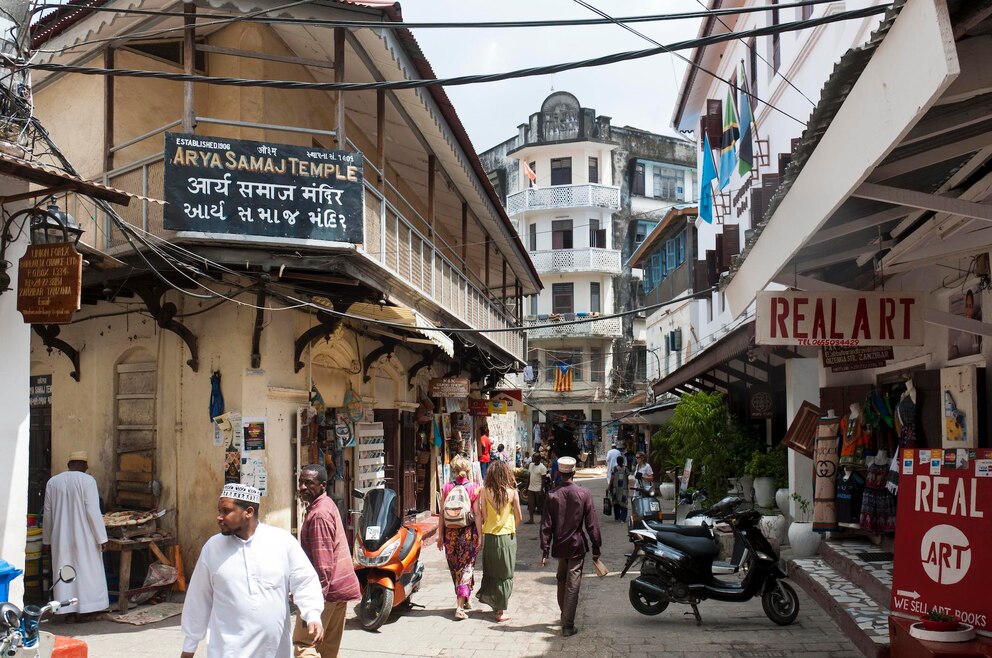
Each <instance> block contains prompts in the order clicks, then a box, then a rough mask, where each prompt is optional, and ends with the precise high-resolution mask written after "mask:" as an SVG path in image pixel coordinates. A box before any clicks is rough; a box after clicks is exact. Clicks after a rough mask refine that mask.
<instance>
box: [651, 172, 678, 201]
mask: <svg viewBox="0 0 992 658" xmlns="http://www.w3.org/2000/svg"><path fill="white" fill-rule="evenodd" d="M654 196H655V198H656V199H674V200H676V201H684V200H685V186H684V184H683V181H682V172H681V171H679V170H678V169H670V168H669V167H655V168H654Z"/></svg>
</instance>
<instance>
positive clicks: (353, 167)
mask: <svg viewBox="0 0 992 658" xmlns="http://www.w3.org/2000/svg"><path fill="white" fill-rule="evenodd" d="M362 165H363V158H362V154H361V153H358V152H346V151H331V150H328V149H322V148H316V147H309V146H291V145H289V144H275V143H269V142H252V141H248V140H241V139H225V138H219V137H204V136H202V135H186V134H182V133H166V134H165V201H166V206H165V228H167V229H171V230H174V231H198V232H203V233H229V234H235V235H258V236H266V237H270V238H292V239H300V240H326V241H331V242H351V243H359V242H362V240H363V228H364V221H365V191H364V189H363V176H364V174H363V170H362Z"/></svg>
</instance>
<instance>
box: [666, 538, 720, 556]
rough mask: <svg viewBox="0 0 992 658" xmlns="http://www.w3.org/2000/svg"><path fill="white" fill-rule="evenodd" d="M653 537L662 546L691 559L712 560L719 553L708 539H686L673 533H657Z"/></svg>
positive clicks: (714, 544)
mask: <svg viewBox="0 0 992 658" xmlns="http://www.w3.org/2000/svg"><path fill="white" fill-rule="evenodd" d="M655 535H656V536H657V537H658V541H659V542H661V543H662V544H665V545H666V546H670V547H672V548H674V549H675V550H677V551H681V552H683V553H685V554H686V555H689V556H691V557H707V558H714V557H716V556H717V555H718V554H719V553H720V547H719V546H717V544H716V542H715V541H713V540H712V539H710V538H703V537H686V536H685V535H680V534H678V533H675V532H659V533H655Z"/></svg>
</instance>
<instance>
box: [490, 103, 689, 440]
mask: <svg viewBox="0 0 992 658" xmlns="http://www.w3.org/2000/svg"><path fill="white" fill-rule="evenodd" d="M480 157H481V158H482V161H483V166H484V167H485V168H486V170H487V171H489V172H490V180H491V181H492V182H493V184H494V186H495V187H496V188H497V191H498V193H499V194H500V196H501V197H502V198H504V199H505V205H506V209H507V213H508V214H509V216H510V218H511V220H512V221H513V222H514V223H515V224H516V227H517V231H518V233H519V234H520V236H521V238H522V239H523V240H524V244H525V246H526V247H527V249H528V251H529V253H530V256H531V259H532V260H533V262H534V265H535V268H536V269H537V271H538V273H539V274H540V275H541V281H542V284H543V290H542V291H541V292H540V293H539V294H536V295H532V296H530V297H528V298H527V299H526V300H525V303H524V315H525V326H530V327H533V329H531V330H530V331H528V362H529V365H530V366H531V372H532V374H533V378H532V380H531V381H530V382H529V386H530V390H529V394H528V399H529V400H530V406H531V408H532V409H533V410H534V411H533V412H532V417H531V421H532V422H537V421H538V420H544V419H546V417H547V414H548V413H552V412H553V413H557V414H563V415H566V416H568V417H570V418H577V419H581V420H585V421H588V422H589V423H590V425H589V428H590V433H587V435H586V436H587V438H588V437H589V436H597V434H598V432H599V429H601V428H602V427H604V425H603V423H606V422H607V421H609V420H610V418H611V411H613V410H614V409H615V408H616V406H617V405H618V404H620V403H624V402H628V401H629V400H630V399H631V398H632V397H633V396H634V395H635V394H636V393H639V392H643V390H644V384H645V366H646V359H647V354H646V351H645V335H644V319H643V316H641V317H635V316H634V314H631V315H625V316H621V317H616V316H615V314H617V313H619V312H622V311H628V310H631V309H633V308H635V306H637V305H639V302H640V300H641V299H642V294H641V291H640V285H639V282H638V281H637V280H636V277H635V278H632V276H631V274H632V271H631V269H630V267H629V266H628V265H627V264H626V263H627V260H628V258H629V256H630V254H631V253H632V252H633V250H634V249H635V248H636V246H637V244H639V242H640V241H642V240H643V239H644V237H645V236H646V235H647V234H648V233H649V232H650V231H651V229H652V228H653V227H654V225H655V224H657V222H658V221H659V220H660V218H661V217H662V216H663V215H664V213H665V212H666V211H667V209H668V208H670V207H672V206H673V205H675V204H678V203H680V202H682V201H685V200H687V199H692V198H694V186H695V182H694V181H695V154H694V152H693V149H692V146H691V144H689V143H686V142H685V140H682V139H680V138H675V137H665V136H661V135H656V134H653V133H649V132H646V131H642V130H637V129H634V128H629V127H624V128H618V127H613V126H612V125H611V123H610V117H606V116H597V115H596V113H595V111H594V110H592V109H589V108H583V107H581V106H580V104H579V101H578V100H577V99H576V98H575V96H573V95H571V94H569V93H566V92H554V93H552V94H551V95H550V96H548V97H547V99H545V101H544V103H543V104H542V106H541V110H540V111H539V112H536V113H534V114H532V115H531V116H530V119H529V121H528V122H527V123H524V124H522V125H520V126H519V127H518V133H517V135H516V136H515V137H513V138H512V139H509V140H507V141H506V142H503V143H502V144H499V145H497V146H496V147H494V148H492V149H490V150H489V151H486V152H485V153H482V154H481V156H480ZM638 275H639V273H638ZM597 318H600V319H597ZM574 320H590V321H587V322H582V323H579V324H569V322H571V321H574ZM549 325H550V326H549ZM559 363H565V364H568V365H569V366H570V371H571V376H572V382H571V390H570V391H556V390H555V369H556V365H557V364H559ZM542 412H543V414H544V415H542ZM612 431H616V427H615V426H613V427H612V428H609V429H608V432H612ZM600 436H604V435H601V434H600ZM600 445H602V444H601V443H600Z"/></svg>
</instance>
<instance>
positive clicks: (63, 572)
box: [59, 564, 76, 583]
mask: <svg viewBox="0 0 992 658" xmlns="http://www.w3.org/2000/svg"><path fill="white" fill-rule="evenodd" d="M75 579H76V568H75V567H74V566H72V565H71V564H67V565H65V566H64V567H62V568H61V569H59V580H60V581H62V582H63V583H71V582H72V581H74V580H75Z"/></svg>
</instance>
